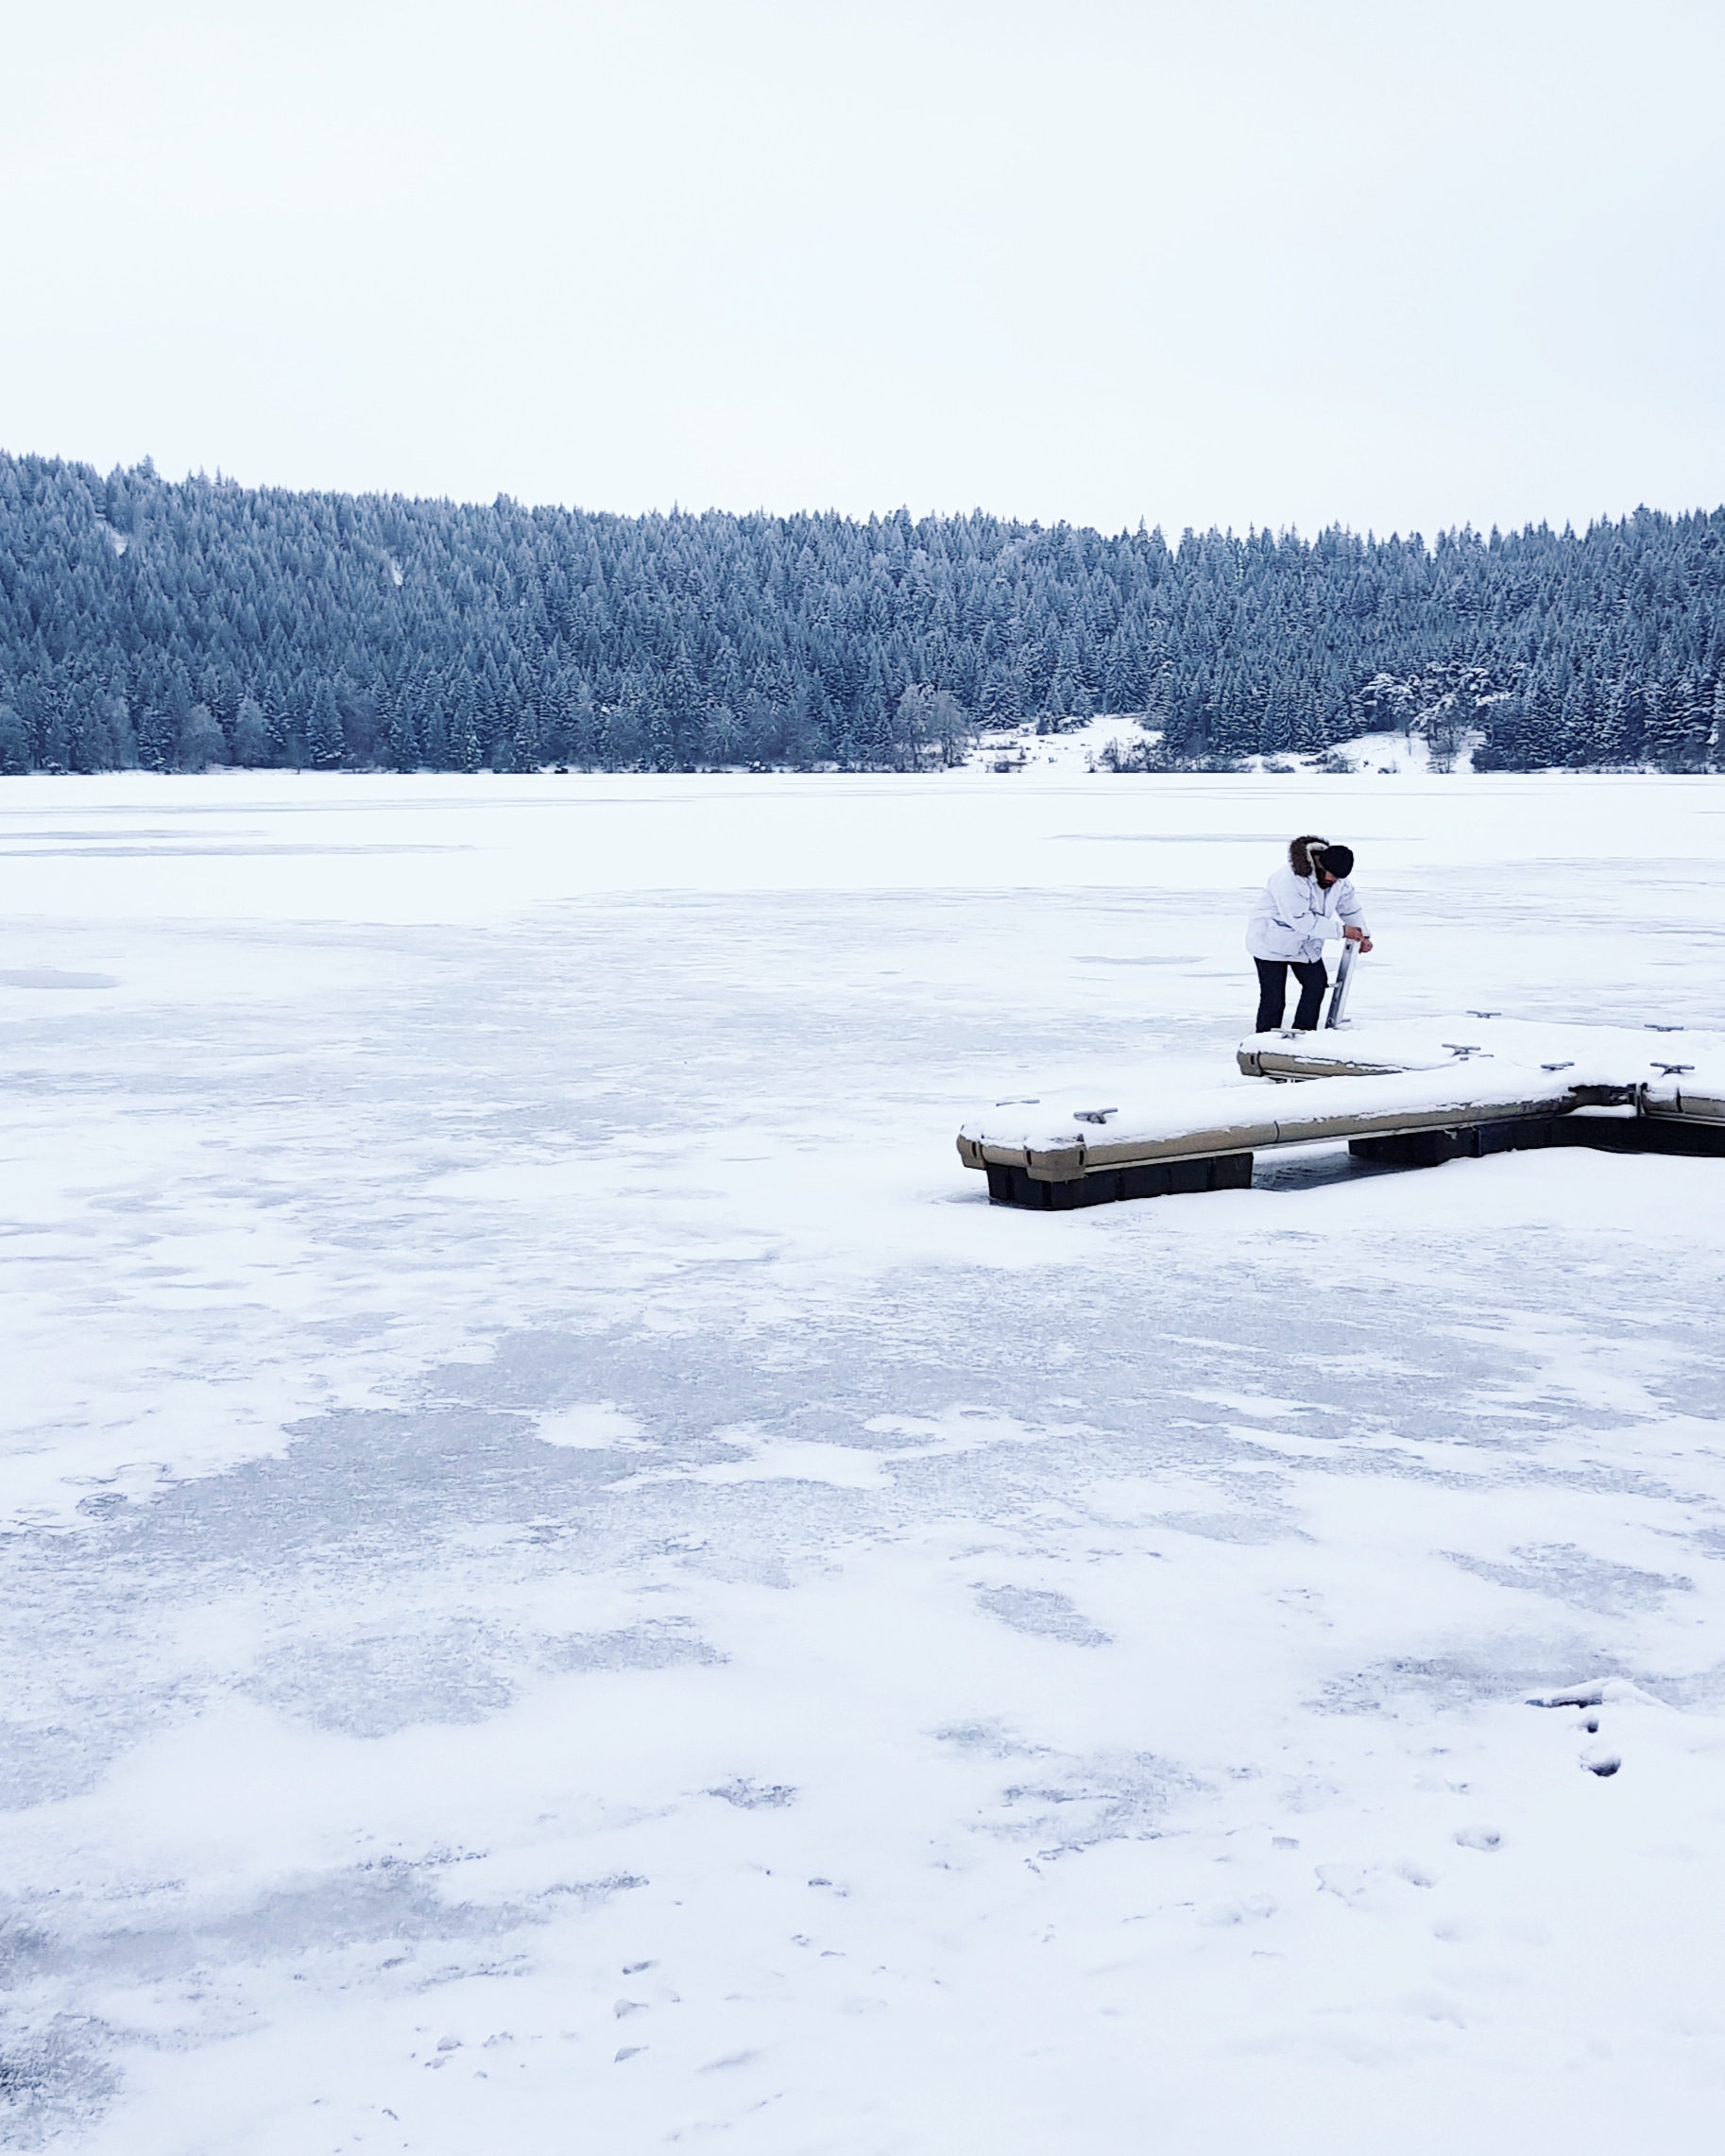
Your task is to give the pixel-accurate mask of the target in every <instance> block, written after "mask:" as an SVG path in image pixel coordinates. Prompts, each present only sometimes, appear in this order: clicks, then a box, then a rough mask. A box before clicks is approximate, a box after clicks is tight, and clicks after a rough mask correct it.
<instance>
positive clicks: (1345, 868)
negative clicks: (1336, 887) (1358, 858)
mask: <svg viewBox="0 0 1725 2156" xmlns="http://www.w3.org/2000/svg"><path fill="white" fill-rule="evenodd" d="M1312 851H1313V852H1314V853H1315V854H1316V855H1317V857H1318V865H1319V867H1320V868H1324V869H1327V870H1328V871H1329V873H1330V874H1331V875H1332V876H1333V877H1334V878H1335V879H1336V881H1338V882H1341V880H1342V878H1343V877H1344V876H1352V875H1353V873H1354V848H1353V847H1351V846H1319V847H1313V848H1312Z"/></svg>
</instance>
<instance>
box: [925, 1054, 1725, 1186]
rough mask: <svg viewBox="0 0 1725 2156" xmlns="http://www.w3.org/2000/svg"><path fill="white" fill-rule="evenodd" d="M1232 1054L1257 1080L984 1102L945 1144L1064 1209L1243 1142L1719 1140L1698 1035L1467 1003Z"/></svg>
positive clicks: (1718, 1088) (1208, 1170) (1181, 1169)
mask: <svg viewBox="0 0 1725 2156" xmlns="http://www.w3.org/2000/svg"><path fill="white" fill-rule="evenodd" d="M1680 1051H1681V1053H1680ZM1238 1061H1239V1066H1240V1069H1241V1072H1242V1074H1243V1075H1244V1078H1245V1079H1246V1080H1247V1081H1250V1080H1251V1079H1254V1078H1256V1079H1260V1080H1272V1081H1277V1082H1278V1083H1277V1084H1276V1085H1275V1087H1274V1089H1273V1090H1272V1087H1270V1086H1266V1085H1263V1084H1252V1083H1249V1082H1247V1083H1242V1082H1239V1081H1236V1082H1233V1083H1230V1084H1227V1085H1223V1086H1218V1087H1209V1088H1205V1089H1203V1090H1188V1091H1186V1092H1182V1093H1178V1094H1173V1095H1169V1096H1164V1097H1163V1098H1160V1099H1157V1100H1153V1101H1138V1102H1124V1103H1119V1104H1111V1105H1106V1106H1094V1107H1092V1106H1079V1105H1073V1106H1066V1105H1064V1104H1058V1103H1056V1102H1053V1101H1044V1100H1041V1099H1033V1098H1032V1099H1026V1098H1019V1099H1016V1100H1010V1101H1000V1102H998V1103H996V1104H995V1105H994V1107H993V1108H992V1109H991V1110H990V1111H988V1113H987V1114H985V1115H982V1116H978V1117H976V1118H973V1119H972V1120H971V1121H967V1122H966V1123H965V1125H964V1126H963V1127H962V1129H961V1130H960V1133H959V1139H958V1150H959V1157H960V1158H961V1159H962V1160H963V1161H964V1162H965V1166H966V1167H969V1168H979V1169H982V1171H983V1172H985V1173H986V1174H987V1176H988V1191H989V1196H990V1197H991V1198H993V1199H995V1200H996V1201H997V1202H998V1203H1000V1204H1004V1205H1016V1206H1030V1207H1033V1208H1034V1209H1037V1210H1041V1211H1065V1210H1067V1209H1070V1208H1072V1207H1074V1206H1092V1205H1104V1204H1108V1203H1111V1202H1113V1201H1115V1200H1118V1199H1123V1198H1137V1197H1161V1196H1167V1195H1170V1194H1172V1193H1175V1192H1184V1191H1196V1190H1210V1189H1238V1188H1243V1187H1244V1186H1245V1185H1247V1184H1249V1183H1250V1181H1251V1179H1252V1162H1253V1155H1255V1154H1256V1153H1258V1152H1261V1151H1264V1150H1267V1149H1269V1148H1272V1147H1276V1146H1287V1145H1302V1144H1308V1143H1310V1142H1312V1141H1313V1140H1316V1139H1321V1138H1346V1139H1347V1140H1348V1141H1349V1146H1350V1150H1351V1151H1352V1152H1353V1153H1354V1154H1355V1155H1356V1156H1357V1157H1360V1158H1364V1159H1370V1160H1375V1161H1377V1162H1379V1163H1381V1164H1385V1165H1396V1166H1406V1167H1421V1166H1433V1165H1436V1164H1437V1163H1438V1162H1440V1161H1443V1160H1448V1159H1454V1158H1456V1157H1458V1156H1459V1155H1474V1156H1477V1155H1479V1154H1482V1153H1498V1152H1508V1151H1515V1150H1522V1149H1525V1148H1529V1147H1540V1146H1548V1145H1584V1146H1585V1145H1591V1146H1596V1147H1597V1148H1598V1149H1600V1150H1604V1151H1611V1152H1662V1153H1687V1154H1714V1153H1719V1154H1725V1040H1721V1039H1720V1038H1719V1037H1718V1036H1716V1035H1711V1034H1709V1035H1684V1036H1683V1037H1682V1039H1681V1040H1679V1039H1678V1037H1677V1035H1676V1033H1675V1032H1674V1031H1671V1030H1668V1029H1663V1028H1657V1027H1648V1028H1644V1029H1641V1030H1633V1029H1629V1028H1623V1027H1584V1026H1563V1025H1556V1026H1553V1025H1529V1024H1525V1023H1519V1022H1517V1021H1514V1020H1505V1019H1502V1018H1499V1017H1497V1015H1496V1014H1485V1015H1481V1014H1477V1013H1470V1014H1469V1015H1468V1017H1467V1018H1465V1019H1460V1020H1457V1019H1446V1020H1441V1021H1439V1022H1438V1023H1437V1024H1436V1025H1424V1024H1421V1025H1415V1024H1403V1025H1376V1026H1371V1027H1361V1028H1347V1029H1339V1030H1335V1031H1327V1032H1318V1033H1275V1034H1259V1035H1254V1036H1253V1038H1252V1039H1250V1040H1248V1041H1246V1042H1244V1043H1242V1045H1241V1047H1240V1049H1239V1052H1238ZM1289 1082H1298V1083H1289ZM1589 1111H1591V1112H1589ZM1598 1111H1609V1112H1608V1113H1603V1114H1602V1113H1599V1112H1598Z"/></svg>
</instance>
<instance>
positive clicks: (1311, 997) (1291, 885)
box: [1246, 831, 1372, 1033]
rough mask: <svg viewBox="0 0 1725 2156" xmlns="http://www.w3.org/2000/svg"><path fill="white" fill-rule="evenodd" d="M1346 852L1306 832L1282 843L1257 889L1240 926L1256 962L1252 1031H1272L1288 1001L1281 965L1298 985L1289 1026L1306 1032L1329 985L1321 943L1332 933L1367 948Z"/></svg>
mask: <svg viewBox="0 0 1725 2156" xmlns="http://www.w3.org/2000/svg"><path fill="white" fill-rule="evenodd" d="M1353 874H1354V855H1353V852H1352V849H1351V848H1349V847H1345V846H1331V845H1330V843H1329V841H1328V840H1327V839H1322V838H1319V837H1317V836H1315V835H1314V834H1313V833H1312V832H1310V831H1307V832H1306V833H1304V834H1303V835H1302V836H1301V837H1299V838H1297V839H1295V840H1294V841H1293V842H1292V843H1291V845H1290V846H1289V848H1288V866H1287V867H1286V868H1278V869H1277V870H1276V872H1275V874H1274V875H1273V876H1272V878H1271V879H1270V881H1269V882H1268V883H1266V884H1265V886H1264V888H1263V890H1262V891H1261V892H1260V893H1259V894H1258V898H1257V903H1256V904H1255V906H1254V907H1253V909H1252V918H1251V920H1250V921H1249V922H1248V924H1247V927H1246V949H1247V950H1249V951H1250V952H1251V953H1252V957H1253V961H1254V963H1255V965H1256V967H1257V991H1258V992H1257V1024H1256V1026H1255V1028H1254V1031H1255V1032H1257V1033H1274V1032H1276V1031H1277V1029H1278V1028H1279V1027H1280V1025H1281V1023H1282V1014H1283V1012H1284V1010H1285V1009H1286V1008H1287V1005H1288V969H1289V967H1290V966H1291V967H1293V972H1294V979H1295V980H1296V981H1298V982H1299V984H1300V1001H1299V1007H1298V1008H1297V1009H1296V1010H1295V1012H1294V1030H1295V1031H1296V1032H1297V1033H1310V1032H1311V1031H1312V1029H1313V1028H1314V1027H1315V1026H1316V1025H1317V1023H1318V1013H1319V1011H1320V1010H1321V1009H1322V1008H1323V1005H1324V990H1325V989H1326V988H1327V987H1328V986H1329V975H1328V973H1327V972H1326V971H1325V970H1324V945H1325V943H1327V942H1329V941H1330V940H1331V939H1333V938H1334V937H1337V936H1341V937H1344V938H1345V939H1346V940H1347V941H1348V942H1350V943H1356V944H1358V946H1359V949H1360V950H1361V951H1367V950H1371V948H1372V938H1371V936H1370V934H1369V933H1367V930H1366V924H1365V920H1364V917H1363V915H1362V914H1361V911H1360V904H1359V894H1358V892H1357V891H1356V890H1355V888H1354V885H1353V881H1352V878H1353Z"/></svg>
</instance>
